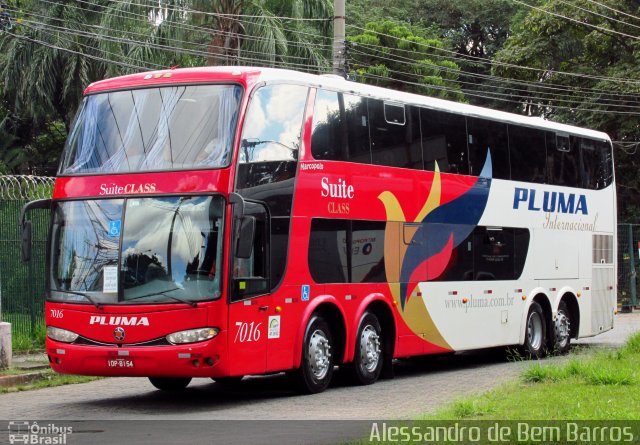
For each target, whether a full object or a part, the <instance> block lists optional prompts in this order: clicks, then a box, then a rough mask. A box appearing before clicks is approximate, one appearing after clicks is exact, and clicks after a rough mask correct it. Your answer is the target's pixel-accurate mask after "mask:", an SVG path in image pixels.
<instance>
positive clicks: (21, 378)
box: [0, 352, 49, 388]
mask: <svg viewBox="0 0 640 445" xmlns="http://www.w3.org/2000/svg"><path fill="white" fill-rule="evenodd" d="M48 370H49V359H48V358H47V354H45V353H44V352H33V353H27V354H19V353H18V354H16V355H14V356H13V359H12V366H11V368H10V369H8V370H0V388H10V387H12V386H17V385H26V384H28V383H32V382H34V381H36V380H40V379H41V378H43V377H44V376H45V375H46V373H47V372H48Z"/></svg>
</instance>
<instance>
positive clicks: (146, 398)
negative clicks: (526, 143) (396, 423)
mask: <svg viewBox="0 0 640 445" xmlns="http://www.w3.org/2000/svg"><path fill="white" fill-rule="evenodd" d="M639 330H640V313H634V314H619V315H618V316H617V318H616V328H615V329H614V330H613V331H610V332H607V333H605V334H602V335H600V336H598V337H594V338H591V339H584V340H580V341H579V342H578V343H580V344H584V345H591V346H617V345H620V344H622V343H623V342H624V340H625V339H626V338H627V337H628V335H630V334H631V333H632V332H635V331H639ZM561 359H562V358H554V359H552V360H561ZM525 366H527V362H522V361H515V362H514V361H511V360H509V357H508V353H506V352H505V351H503V350H487V351H476V352H472V353H463V354H456V355H452V356H445V357H428V358H423V359H414V360H404V361H400V362H398V363H397V364H396V367H395V370H396V378H395V379H393V380H386V381H379V382H377V383H376V384H375V385H371V386H364V387H351V386H348V385H346V384H345V382H344V381H343V379H342V378H341V376H340V373H339V372H337V373H336V374H335V377H334V379H335V383H333V384H332V387H331V388H330V389H329V390H328V391H326V392H324V393H322V394H316V395H313V396H300V395H297V394H296V393H295V392H294V391H293V390H292V388H290V384H289V381H288V380H287V378H286V377H285V376H284V375H282V374H279V375H274V376H264V377H255V378H250V379H246V380H245V381H243V382H242V384H241V385H240V386H239V387H238V388H236V389H228V388H225V387H223V386H222V385H220V384H218V383H214V382H212V381H211V380H207V379H196V380H194V381H193V382H192V383H191V385H190V386H189V387H188V388H187V390H186V391H185V392H184V393H180V395H179V396H177V395H175V394H170V393H163V392H160V391H156V390H155V389H154V388H153V387H152V386H151V384H150V383H149V382H148V381H147V380H146V379H138V378H110V379H104V380H99V381H95V382H90V383H85V384H78V385H72V386H64V387H57V388H47V389H42V390H37V391H29V392H22V393H12V394H4V395H0V419H5V420H17V419H19V420H24V419H31V420H32V419H53V420H59V421H63V422H64V421H67V422H69V421H83V422H84V423H80V424H78V425H82V428H84V429H87V428H88V431H104V425H105V422H104V421H106V420H136V421H144V420H152V421H155V423H154V424H153V425H154V426H153V430H154V431H156V433H157V432H158V431H164V433H163V434H168V432H169V431H173V432H174V433H175V432H176V431H177V430H182V429H183V427H186V426H187V425H189V423H185V422H187V421H191V420H206V421H220V420H224V421H231V420H243V421H245V422H243V423H240V424H234V423H229V422H213V423H207V422H200V423H197V425H198V427H197V428H190V430H192V431H193V430H202V426H203V425H217V431H218V433H220V429H221V425H227V429H229V434H232V433H233V432H234V431H235V430H238V429H239V428H241V429H243V430H247V431H245V432H248V433H251V431H250V430H252V428H248V427H247V425H248V424H251V425H253V427H254V432H255V434H256V437H257V438H259V439H258V440H257V441H255V442H254V443H264V437H265V436H264V434H265V433H264V431H266V430H269V431H271V435H273V434H275V433H274V431H278V430H282V429H283V428H284V429H287V428H289V429H290V428H292V427H295V428H300V429H301V431H307V430H308V431H315V430H314V428H309V427H310V424H309V423H308V422H305V421H308V420H310V419H311V420H313V422H312V423H313V424H314V425H323V424H321V423H319V422H318V421H321V420H348V419H360V420H366V419H371V420H374V419H403V418H415V417H416V416H418V415H419V414H421V413H424V412H429V411H433V410H435V409H437V408H439V407H441V406H443V405H444V404H446V403H448V402H450V401H451V400H452V399H455V398H456V397H461V396H466V395H471V394H477V393H481V392H484V391H487V390H489V389H491V388H494V387H495V386H497V385H499V384H501V383H503V382H505V381H507V380H509V379H513V378H515V377H516V376H517V375H518V374H519V373H520V371H521V369H522V368H523V367H525ZM158 420H163V421H169V420H172V421H177V422H157V421H158ZM246 420H250V421H252V422H246ZM261 420H278V421H279V422H259V421H261ZM91 421H98V422H91ZM107 424H108V425H110V428H108V430H109V434H114V431H120V432H122V431H123V430H127V428H123V427H122V425H121V424H122V422H120V423H118V422H116V423H108V422H107ZM91 425H93V426H94V427H95V430H92V429H91V428H90V426H91ZM96 425H100V427H97V426H96ZM135 425H139V424H137V423H136V424H135ZM178 425H180V426H181V427H180V428H177V426H178ZM234 425H235V427H234ZM331 425H332V424H331V423H327V424H326V425H325V426H324V427H320V428H319V431H320V432H323V431H325V430H329V433H331V431H332V430H333V429H335V428H334V427H332V426H331ZM349 425H350V426H349V428H352V429H354V430H358V429H359V428H361V427H362V425H361V424H357V422H352V423H351V424H349ZM334 426H335V425H334ZM369 426H370V422H369ZM285 427H286V428H285ZM78 428H80V426H79V427H78ZM234 428H235V430H234ZM274 428H275V429H274ZM317 429H318V428H317ZM347 429H348V428H347ZM165 430H166V431H165ZM319 431H315V432H314V433H313V437H312V438H313V439H314V440H319V441H320V443H324V440H332V439H331V437H333V436H331V434H329V436H327V437H326V438H325V437H324V436H323V435H322V434H321V433H320V432H319ZM333 432H334V433H335V431H333ZM0 434H2V432H1V431H0ZM191 434H194V433H193V432H192V433H191ZM203 434H204V433H203ZM78 436H80V435H78V434H76V436H74V437H78ZM93 436H94V435H89V436H87V435H86V434H85V435H82V436H81V437H82V438H84V439H88V438H89V437H90V438H91V443H93V444H97V443H100V440H98V441H97V442H96V440H97V439H96V437H93ZM223 436H224V434H223ZM223 436H220V438H222V437H223ZM100 437H102V438H104V437H106V436H105V435H104V434H102V435H99V437H98V439H99V438H100ZM163 437H164V438H167V437H169V436H163ZM207 437H209V436H207V435H206V434H205V435H204V436H203V437H201V438H202V439H203V440H204V442H202V443H222V441H220V442H217V441H216V442H212V441H210V440H209V439H207ZM231 437H233V436H229V438H231ZM251 437H253V436H251ZM339 437H341V436H339ZM274 438H278V437H277V435H276V436H275V437H274ZM1 439H2V436H1V435H0V440H1ZM124 440H125V441H126V438H125V439H124ZM157 440H158V438H157V437H156V438H155V439H154V441H155V443H158V442H157ZM110 442H111V443H112V442H114V440H109V441H105V442H104V443H110ZM251 442H252V440H249V439H248V440H247V441H246V442H244V443H251ZM269 442H271V440H269ZM279 442H280V443H283V441H282V440H281V438H280V439H279ZM69 443H85V442H84V441H82V442H69ZM149 443H153V442H151V441H150V442H149ZM192 443H199V442H197V441H196V442H192ZM236 443H239V442H237V441H236Z"/></svg>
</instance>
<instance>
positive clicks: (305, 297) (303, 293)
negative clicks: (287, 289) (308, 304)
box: [300, 284, 311, 301]
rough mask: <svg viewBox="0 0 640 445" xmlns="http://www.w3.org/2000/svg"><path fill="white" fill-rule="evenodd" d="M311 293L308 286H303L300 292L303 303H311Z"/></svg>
mask: <svg viewBox="0 0 640 445" xmlns="http://www.w3.org/2000/svg"><path fill="white" fill-rule="evenodd" d="M310 293H311V288H310V287H309V285H308V284H303V285H302V289H301V290H300V298H301V299H302V301H309V294H310Z"/></svg>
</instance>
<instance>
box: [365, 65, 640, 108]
mask: <svg viewBox="0 0 640 445" xmlns="http://www.w3.org/2000/svg"><path fill="white" fill-rule="evenodd" d="M363 77H365V78H371V79H375V80H385V81H392V82H398V83H403V84H406V85H412V86H419V87H423V88H429V89H434V90H440V91H446V92H452V93H460V92H462V93H464V94H465V95H467V96H472V97H479V98H483V99H491V100H497V101H501V102H509V103H514V104H518V105H523V103H522V102H521V101H515V100H510V99H503V98H499V97H492V96H486V95H483V94H478V93H476V92H473V91H468V90H464V89H462V90H455V89H453V88H449V87H444V86H440V85H427V84H422V83H418V82H411V81H407V80H398V79H394V78H392V77H386V76H381V75H378V74H370V73H365V74H363ZM543 108H551V109H563V110H570V111H574V112H575V111H584V112H592V113H601V114H622V115H633V116H640V111H639V112H637V113H636V112H632V111H608V110H596V109H585V108H580V107H565V106H560V105H544V106H543Z"/></svg>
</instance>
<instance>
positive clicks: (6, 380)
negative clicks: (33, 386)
mask: <svg viewBox="0 0 640 445" xmlns="http://www.w3.org/2000/svg"><path fill="white" fill-rule="evenodd" d="M46 374H47V373H46V371H40V372H29V373H26V374H16V375H3V376H0V388H11V387H12V386H17V385H27V384H29V383H33V382H35V381H38V380H41V379H43V378H44V377H45V375H46Z"/></svg>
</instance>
